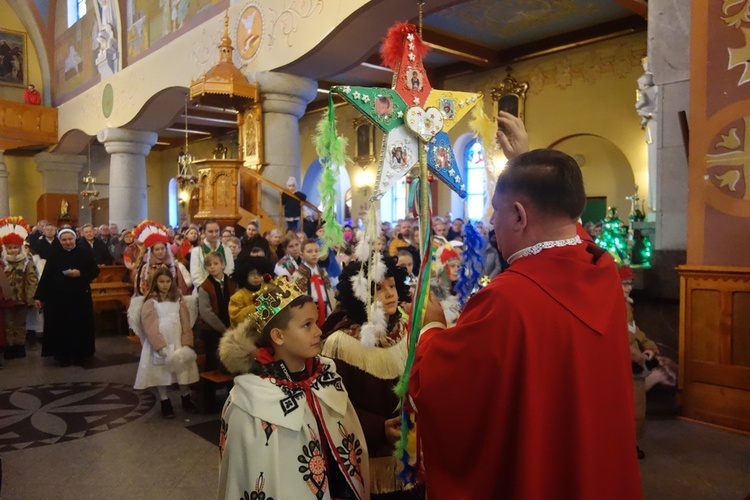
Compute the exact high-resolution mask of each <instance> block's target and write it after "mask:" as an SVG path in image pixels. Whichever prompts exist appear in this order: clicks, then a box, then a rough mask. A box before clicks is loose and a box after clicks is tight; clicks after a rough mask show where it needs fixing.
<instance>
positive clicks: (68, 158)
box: [34, 152, 86, 226]
mask: <svg viewBox="0 0 750 500" xmlns="http://www.w3.org/2000/svg"><path fill="white" fill-rule="evenodd" d="M34 161H36V169H37V171H38V172H39V173H41V174H42V195H41V196H40V197H39V199H38V200H37V202H36V211H37V214H36V215H37V219H47V220H49V221H51V222H52V223H53V224H58V225H59V224H70V225H73V226H75V225H78V224H79V223H80V220H79V218H78V217H79V210H78V205H79V195H80V191H81V185H80V184H79V180H80V178H81V171H82V170H83V168H84V166H85V165H86V157H85V156H84V155H69V154H62V153H47V152H43V153H38V154H36V155H34ZM63 205H64V207H65V208H64V209H63Z"/></svg>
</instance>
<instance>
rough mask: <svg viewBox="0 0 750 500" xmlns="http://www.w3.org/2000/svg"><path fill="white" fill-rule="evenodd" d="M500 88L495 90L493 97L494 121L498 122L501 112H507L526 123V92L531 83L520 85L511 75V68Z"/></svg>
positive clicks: (492, 92)
mask: <svg viewBox="0 0 750 500" xmlns="http://www.w3.org/2000/svg"><path fill="white" fill-rule="evenodd" d="M507 71H508V74H507V75H506V77H505V79H504V80H503V82H502V83H501V84H500V86H498V87H495V88H493V89H492V90H491V91H490V92H491V93H490V95H491V96H492V110H493V119H495V120H497V115H498V112H499V111H506V112H508V113H510V114H512V115H513V116H517V117H518V118H520V119H521V121H525V107H526V92H527V91H528V90H529V82H523V83H518V82H517V81H516V79H515V78H513V77H512V76H511V75H510V68H508V69H507Z"/></svg>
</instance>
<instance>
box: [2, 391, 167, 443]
mask: <svg viewBox="0 0 750 500" xmlns="http://www.w3.org/2000/svg"><path fill="white" fill-rule="evenodd" d="M155 403H156V398H155V397H154V395H153V393H152V392H151V391H137V392H136V391H134V390H133V388H132V387H130V386H126V385H121V384H110V383H106V382H68V383H61V384H46V385H37V386H31V387H19V388H15V389H6V390H2V391H0V452H4V451H12V450H20V449H24V448H34V447H37V446H45V445H50V444H56V443H63V442H66V441H72V440H74V439H80V438H82V437H86V436H91V435H93V434H97V433H100V432H104V431H108V430H110V429H114V428H116V427H119V426H121V425H123V424H126V423H128V422H130V421H132V420H134V419H136V418H138V417H140V416H142V415H143V414H144V413H146V412H148V411H149V410H150V409H151V408H152V407H153V406H154V404H155Z"/></svg>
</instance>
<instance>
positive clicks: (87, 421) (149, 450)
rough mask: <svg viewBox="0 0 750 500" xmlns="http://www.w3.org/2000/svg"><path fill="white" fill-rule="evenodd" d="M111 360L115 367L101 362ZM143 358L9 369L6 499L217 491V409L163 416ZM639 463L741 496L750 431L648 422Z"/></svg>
mask: <svg viewBox="0 0 750 500" xmlns="http://www.w3.org/2000/svg"><path fill="white" fill-rule="evenodd" d="M137 351H138V348H136V347H134V346H133V345H132V344H130V343H129V342H128V341H127V340H125V339H124V338H122V337H104V338H100V339H97V356H98V357H101V359H103V360H106V359H114V358H115V357H117V356H122V355H123V354H129V355H133V354H136V355H137ZM104 364H107V363H104ZM136 367H137V365H136V363H127V364H114V365H110V366H105V367H101V368H92V369H83V368H80V367H68V368H59V367H56V366H53V365H48V364H47V363H46V361H43V360H41V359H40V358H39V353H38V351H34V352H32V353H31V355H30V356H29V357H27V358H26V359H22V360H12V361H9V362H7V364H6V367H5V369H4V370H2V371H0V458H2V462H3V473H4V474H3V481H4V482H3V485H2V489H0V497H1V498H2V499H3V500H16V499H20V500H26V499H32V498H50V499H55V500H67V499H71V500H73V499H75V500H84V499H105V498H106V499H107V500H115V499H138V500H141V499H145V500H151V499H154V500H164V499H186V500H187V499H189V500H198V499H209V498H215V497H216V487H217V480H218V469H219V463H218V449H217V447H216V446H215V445H214V444H213V443H211V442H210V441H209V440H208V439H204V438H203V437H201V436H200V433H195V432H191V430H189V429H188V427H191V428H193V429H194V428H195V427H196V426H200V425H201V424H206V425H207V426H209V427H210V422H211V421H212V420H215V419H216V417H217V415H216V414H214V415H195V414H193V415H186V414H183V413H182V412H181V411H180V407H179V396H178V394H176V393H173V394H172V402H173V405H174V406H175V411H176V413H177V418H175V419H174V420H164V419H162V418H161V415H160V411H159V405H156V404H154V397H153V396H152V395H151V393H150V392H147V391H133V390H132V383H133V380H134V379H135V372H136ZM641 447H642V448H643V449H644V450H645V452H646V454H647V456H646V459H645V460H643V461H641V462H640V465H641V475H642V484H643V491H644V496H645V498H646V499H648V500H651V499H653V500H663V499H666V500H670V499H680V500H682V499H687V500H691V499H700V500H703V499H721V500H723V499H727V500H730V499H737V500H740V499H742V498H744V497H745V496H747V495H748V494H750V474H749V473H748V471H750V436H747V435H742V434H736V433H732V432H727V431H723V430H720V429H715V428H711V427H707V426H704V425H699V424H694V423H689V422H685V421H680V420H675V419H665V420H649V421H648V423H647V427H646V436H645V439H644V440H643V442H642V443H641Z"/></svg>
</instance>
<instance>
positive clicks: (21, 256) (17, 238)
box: [0, 217, 39, 359]
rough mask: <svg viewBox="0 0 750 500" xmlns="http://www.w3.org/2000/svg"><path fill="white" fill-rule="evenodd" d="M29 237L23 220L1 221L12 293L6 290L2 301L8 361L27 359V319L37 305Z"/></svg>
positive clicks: (4, 262) (0, 240)
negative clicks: (26, 247) (26, 242)
mask: <svg viewBox="0 0 750 500" xmlns="http://www.w3.org/2000/svg"><path fill="white" fill-rule="evenodd" d="M28 234H29V226H28V225H27V224H26V221H25V220H23V218H22V217H5V218H3V219H0V243H2V245H3V249H2V250H3V251H2V268H3V272H4V281H5V282H6V283H4V285H5V287H6V290H7V291H8V292H9V293H7V295H6V293H5V291H4V292H3V293H2V299H3V300H0V306H2V309H4V314H5V333H6V341H7V346H6V347H5V359H13V358H25V357H26V316H27V314H28V310H29V308H31V307H33V306H34V294H36V289H37V285H38V284H39V277H38V276H37V273H36V267H35V266H34V263H33V261H32V260H31V259H29V258H28V257H27V256H26V253H25V252H24V251H23V242H24V240H25V239H26V237H27V236H28Z"/></svg>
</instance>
